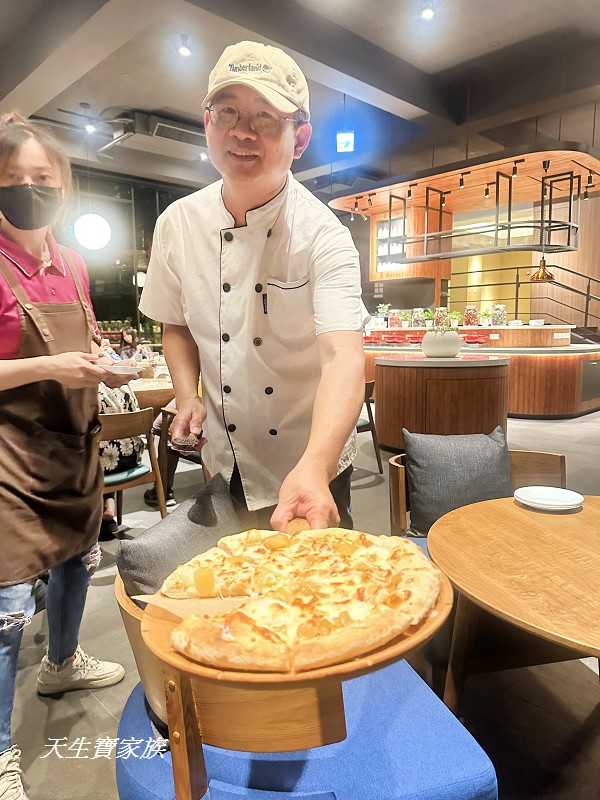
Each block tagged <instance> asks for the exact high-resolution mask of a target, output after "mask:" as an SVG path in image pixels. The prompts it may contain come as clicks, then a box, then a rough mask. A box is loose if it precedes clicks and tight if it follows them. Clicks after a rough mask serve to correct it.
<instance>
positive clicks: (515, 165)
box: [512, 161, 519, 178]
mask: <svg viewBox="0 0 600 800" xmlns="http://www.w3.org/2000/svg"><path fill="white" fill-rule="evenodd" d="M518 173H519V169H518V167H517V162H516V161H515V162H514V163H513V169H512V176H513V178H516V177H517V175H518Z"/></svg>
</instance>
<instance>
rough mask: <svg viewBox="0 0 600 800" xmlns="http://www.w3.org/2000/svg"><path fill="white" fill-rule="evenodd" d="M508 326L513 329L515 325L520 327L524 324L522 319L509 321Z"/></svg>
mask: <svg viewBox="0 0 600 800" xmlns="http://www.w3.org/2000/svg"><path fill="white" fill-rule="evenodd" d="M508 324H509V325H510V326H511V327H512V326H513V325H516V326H519V325H522V324H523V320H522V319H509V320H508Z"/></svg>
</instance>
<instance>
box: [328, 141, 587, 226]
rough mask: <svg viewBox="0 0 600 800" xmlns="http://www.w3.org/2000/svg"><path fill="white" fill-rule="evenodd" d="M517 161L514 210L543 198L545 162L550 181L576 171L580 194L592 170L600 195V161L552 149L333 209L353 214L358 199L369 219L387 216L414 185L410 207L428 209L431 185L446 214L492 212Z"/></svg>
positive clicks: (342, 201) (351, 199) (561, 192)
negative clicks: (500, 177)
mask: <svg viewBox="0 0 600 800" xmlns="http://www.w3.org/2000/svg"><path fill="white" fill-rule="evenodd" d="M515 160H517V161H518V162H519V163H518V164H517V167H518V177H517V178H515V179H514V180H513V182H512V187H513V206H515V205H518V204H521V203H532V202H535V201H539V200H540V199H541V189H542V183H541V181H542V177H543V176H544V168H543V163H542V162H543V161H545V160H548V161H550V166H549V169H548V172H547V176H548V177H551V176H553V175H558V174H560V173H564V172H574V174H575V175H580V176H581V190H582V192H583V190H584V189H585V187H586V184H587V180H588V174H589V172H588V170H592V173H593V174H592V177H593V181H594V187H593V188H591V189H590V190H589V192H590V194H591V193H592V192H594V191H596V192H597V191H600V161H599V160H598V159H597V158H596V157H595V156H592V155H589V154H588V153H581V152H578V151H577V150H568V151H565V150H549V151H544V152H537V153H529V154H527V155H523V156H518V157H516V156H515V157H513V158H510V159H499V160H497V161H493V162H489V163H486V164H478V165H477V166H471V167H469V166H464V167H461V168H459V169H455V170H452V171H450V172H442V173H439V174H436V175H431V176H428V177H425V178H420V179H415V178H411V179H410V180H407V181H403V182H400V183H396V184H393V185H390V186H386V187H384V188H380V189H376V190H373V191H372V192H364V191H363V192H355V193H353V194H349V195H347V196H345V197H338V198H336V199H334V200H331V201H330V202H329V205H330V206H331V207H332V208H335V209H338V210H340V211H347V212H350V211H353V210H354V205H355V201H356V200H357V199H358V206H359V211H361V212H362V213H363V214H365V215H366V216H371V215H373V214H381V213H387V211H388V206H389V197H390V194H393V195H395V196H399V197H404V198H406V197H407V192H408V188H409V185H412V199H411V200H410V201H409V204H410V205H415V206H424V205H425V189H426V187H427V186H430V187H432V188H435V189H438V190H439V191H442V192H445V193H446V205H445V208H444V210H445V211H449V212H451V213H454V214H456V213H466V212H470V211H477V210H479V211H481V210H485V209H488V208H489V209H493V208H494V207H495V191H496V189H495V183H496V172H497V171H500V172H503V173H504V174H505V175H511V174H512V170H513V164H514V161H515ZM575 162H579V164H581V165H583V167H585V169H582V167H581V166H579V165H578V164H577V163H575ZM461 172H462V173H463V174H464V184H465V185H464V189H459V181H460V175H461ZM467 172H468V173H469V174H467ZM487 184H490V187H489V189H490V197H489V199H486V198H485V196H484V195H485V187H486V185H487ZM507 185H508V182H507V181H505V182H503V183H502V185H501V190H500V202H501V204H502V203H504V204H505V203H506V202H507ZM567 194H568V183H567V182H565V183H564V184H563V185H562V187H560V188H557V194H556V195H555V196H556V197H563V196H564V197H567ZM369 195H370V198H371V202H372V205H371V206H369V205H368V196H369ZM438 203H439V200H438V198H437V195H430V207H431V206H433V207H434V208H437V205H438ZM400 207H401V204H400V203H398V208H400Z"/></svg>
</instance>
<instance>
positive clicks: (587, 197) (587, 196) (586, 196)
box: [583, 189, 590, 200]
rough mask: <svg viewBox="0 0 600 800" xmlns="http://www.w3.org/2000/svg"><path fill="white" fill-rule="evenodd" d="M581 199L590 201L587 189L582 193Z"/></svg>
mask: <svg viewBox="0 0 600 800" xmlns="http://www.w3.org/2000/svg"><path fill="white" fill-rule="evenodd" d="M583 199H584V200H589V199H590V196H589V194H588V190H587V189H586V190H585V192H584V193H583Z"/></svg>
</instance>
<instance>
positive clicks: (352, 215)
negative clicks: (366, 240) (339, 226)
mask: <svg viewBox="0 0 600 800" xmlns="http://www.w3.org/2000/svg"><path fill="white" fill-rule="evenodd" d="M350 222H354V211H351V212H350Z"/></svg>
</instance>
